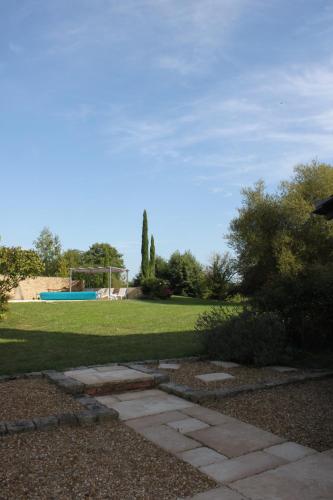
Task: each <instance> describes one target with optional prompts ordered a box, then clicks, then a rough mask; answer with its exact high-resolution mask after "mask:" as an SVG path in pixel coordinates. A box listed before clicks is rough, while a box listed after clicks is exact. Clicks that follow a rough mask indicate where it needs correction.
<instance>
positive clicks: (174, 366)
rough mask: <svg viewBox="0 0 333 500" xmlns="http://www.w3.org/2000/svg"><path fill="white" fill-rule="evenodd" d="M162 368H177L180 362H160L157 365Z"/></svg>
mask: <svg viewBox="0 0 333 500" xmlns="http://www.w3.org/2000/svg"><path fill="white" fill-rule="evenodd" d="M158 367H159V368H161V369H162V370H178V369H179V368H180V364H178V363H160V364H159V365H158Z"/></svg>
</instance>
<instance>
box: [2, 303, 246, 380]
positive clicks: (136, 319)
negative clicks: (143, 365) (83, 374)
mask: <svg viewBox="0 0 333 500" xmlns="http://www.w3.org/2000/svg"><path fill="white" fill-rule="evenodd" d="M216 304H218V303H217V302H216V301H207V300H198V299H189V298H181V297H173V298H172V299H171V300H168V301H143V300H142V301H140V300H128V301H110V302H93V301H91V302H89V301H87V302H67V303H66V302H50V303H45V302H37V303H21V304H15V303H11V304H10V305H9V310H8V313H7V314H6V317H5V319H4V320H3V321H0V373H1V374H11V373H16V372H28V371H35V370H46V369H61V368H68V367H72V366H80V365H87V364H94V363H108V362H115V361H131V360H143V359H163V358H171V357H180V356H191V355H196V354H199V353H200V352H201V346H200V343H199V342H198V339H197V338H196V336H195V335H194V325H195V322H196V320H197V317H198V315H199V314H200V313H202V312H203V311H205V310H207V309H209V308H210V307H211V306H212V305H216ZM225 307H228V308H235V307H236V308H237V306H233V305H232V304H229V305H226V306H225Z"/></svg>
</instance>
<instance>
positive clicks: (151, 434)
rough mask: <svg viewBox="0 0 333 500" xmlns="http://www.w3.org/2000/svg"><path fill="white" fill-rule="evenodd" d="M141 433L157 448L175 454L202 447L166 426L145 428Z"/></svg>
mask: <svg viewBox="0 0 333 500" xmlns="http://www.w3.org/2000/svg"><path fill="white" fill-rule="evenodd" d="M139 432H140V434H141V435H142V436H144V437H145V438H146V439H149V440H150V441H152V442H153V443H155V444H156V445H157V446H160V447H161V448H163V449H164V450H166V451H169V452H170V453H174V454H176V453H180V452H182V451H186V450H192V449H193V448H199V447H200V444H199V443H198V442H196V441H195V440H194V439H190V438H188V437H187V436H184V435H183V434H180V433H179V432H177V431H175V430H173V429H170V427H168V426H166V425H164V424H162V425H153V426H152V427H145V428H144V429H141V430H140V431H139Z"/></svg>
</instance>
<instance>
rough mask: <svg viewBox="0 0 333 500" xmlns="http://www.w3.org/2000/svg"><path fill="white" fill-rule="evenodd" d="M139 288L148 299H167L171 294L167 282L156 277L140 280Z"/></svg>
mask: <svg viewBox="0 0 333 500" xmlns="http://www.w3.org/2000/svg"><path fill="white" fill-rule="evenodd" d="M141 288H142V292H143V295H144V297H145V298H148V299H169V298H170V297H171V295H172V290H171V288H170V285H169V282H168V281H166V280H162V279H158V278H146V279H144V280H142V281H141Z"/></svg>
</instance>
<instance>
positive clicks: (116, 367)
mask: <svg viewBox="0 0 333 500" xmlns="http://www.w3.org/2000/svg"><path fill="white" fill-rule="evenodd" d="M124 368H125V367H124V366H121V365H117V364H114V365H113V364H111V365H101V366H96V371H98V372H109V371H117V370H123V369H124Z"/></svg>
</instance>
